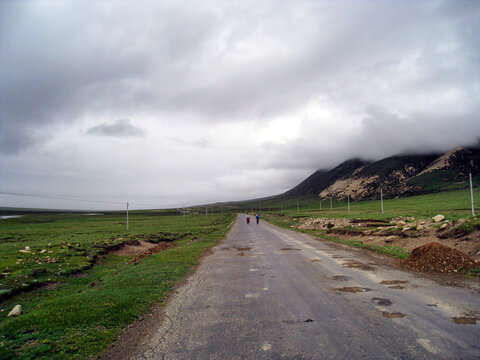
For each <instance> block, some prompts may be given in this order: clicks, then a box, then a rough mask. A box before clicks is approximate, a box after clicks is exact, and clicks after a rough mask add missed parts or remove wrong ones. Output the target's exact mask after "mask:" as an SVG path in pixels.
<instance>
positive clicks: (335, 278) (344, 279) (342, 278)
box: [332, 275, 350, 281]
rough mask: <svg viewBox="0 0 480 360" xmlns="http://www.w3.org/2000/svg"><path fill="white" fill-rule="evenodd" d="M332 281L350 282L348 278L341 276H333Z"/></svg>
mask: <svg viewBox="0 0 480 360" xmlns="http://www.w3.org/2000/svg"><path fill="white" fill-rule="evenodd" d="M332 280H336V281H348V280H350V278H349V277H348V276H343V275H334V276H332Z"/></svg>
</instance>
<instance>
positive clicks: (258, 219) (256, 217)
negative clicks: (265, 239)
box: [255, 214, 260, 224]
mask: <svg viewBox="0 0 480 360" xmlns="http://www.w3.org/2000/svg"><path fill="white" fill-rule="evenodd" d="M255 219H257V224H258V222H259V221H260V215H258V214H257V215H255Z"/></svg>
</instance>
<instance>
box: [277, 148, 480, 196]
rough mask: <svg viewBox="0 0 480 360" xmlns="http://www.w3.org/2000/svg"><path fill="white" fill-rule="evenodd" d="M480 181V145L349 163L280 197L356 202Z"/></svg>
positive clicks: (322, 172)
mask: <svg viewBox="0 0 480 360" xmlns="http://www.w3.org/2000/svg"><path fill="white" fill-rule="evenodd" d="M469 173H471V174H472V176H473V177H475V178H476V180H478V179H477V178H479V179H480V146H478V145H477V146H473V147H466V148H463V147H459V148H456V149H453V150H450V151H448V152H446V153H444V154H424V155H413V154H411V155H395V156H391V157H388V158H385V159H382V160H379V161H375V162H367V161H364V160H361V159H351V160H347V161H345V162H343V163H341V164H340V165H338V166H337V167H335V168H333V169H331V170H317V171H316V172H314V173H313V174H312V175H310V176H309V177H308V178H307V179H305V180H304V181H302V182H301V183H300V184H298V185H297V186H295V187H294V188H292V189H291V190H289V191H287V192H285V193H284V194H281V195H279V196H278V197H277V198H293V197H298V196H320V197H322V198H327V197H331V196H332V197H335V198H343V197H347V196H350V197H351V198H352V199H355V200H363V199H373V198H377V197H378V194H379V192H380V189H382V191H383V193H384V195H385V196H389V197H394V196H405V195H413V194H421V193H428V192H435V191H443V190H451V189H457V188H465V187H467V186H468V179H467V177H468V174H469Z"/></svg>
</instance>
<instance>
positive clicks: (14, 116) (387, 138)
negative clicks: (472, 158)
mask: <svg viewBox="0 0 480 360" xmlns="http://www.w3.org/2000/svg"><path fill="white" fill-rule="evenodd" d="M478 19H480V2H479V1H473V0H472V1H457V0H455V1H454V0H451V1H365V2H361V1H302V0H294V1H293V0H292V1H281V0H280V1H279V0H275V1H263V0H261V1H259V0H254V1H245V0H239V1H151V2H149V1H118V0H115V1H5V0H1V1H0V101H1V102H0V109H1V110H0V171H1V174H0V176H1V178H0V191H1V192H8V193H18V194H33V195H42V196H47V197H60V198H81V199H94V200H97V201H106V202H114V203H115V202H118V203H124V202H126V201H130V202H131V203H132V205H133V206H132V207H133V208H146V207H151V206H147V204H148V205H149V204H152V205H157V206H161V207H172V206H182V205H183V204H186V205H192V204H200V203H207V202H216V201H226V200H240V199H248V198H255V197H262V196H268V195H274V194H278V193H281V192H284V191H286V190H288V189H289V188H291V187H293V186H295V185H296V184H297V183H299V182H300V181H302V180H303V179H304V178H306V177H307V176H308V175H310V174H311V173H312V172H314V171H315V170H317V169H319V168H331V167H333V166H335V165H337V164H338V163H339V162H341V161H344V160H346V159H348V158H351V157H357V156H360V157H363V158H368V159H379V158H383V157H386V156H389V155H392V154H395V153H398V152H402V151H405V150H407V149H408V150H415V151H432V150H433V151H443V150H447V149H450V148H452V147H455V146H457V145H462V144H470V143H473V142H476V141H477V139H478V138H480V21H479V20H478ZM0 206H31V207H55V208H85V209H114V208H120V207H122V205H120V204H118V205H116V204H103V203H87V202H78V201H65V200H48V199H41V198H30V197H19V196H7V195H0Z"/></svg>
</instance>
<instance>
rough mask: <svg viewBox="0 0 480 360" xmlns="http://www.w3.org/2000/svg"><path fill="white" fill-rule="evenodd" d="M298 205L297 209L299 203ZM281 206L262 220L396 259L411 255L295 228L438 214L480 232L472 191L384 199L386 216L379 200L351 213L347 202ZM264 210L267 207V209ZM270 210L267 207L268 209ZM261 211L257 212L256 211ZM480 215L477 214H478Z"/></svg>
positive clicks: (353, 205)
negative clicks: (319, 220) (314, 221)
mask: <svg viewBox="0 0 480 360" xmlns="http://www.w3.org/2000/svg"><path fill="white" fill-rule="evenodd" d="M297 202H298V204H299V206H298V208H297V206H296V204H297ZM474 203H476V204H477V205H480V189H479V188H476V189H474ZM277 205H278V204H275V210H274V211H271V212H267V213H264V214H263V218H264V219H266V220H267V221H270V222H271V223H273V224H275V225H277V226H280V227H284V228H287V229H291V228H292V226H293V227H295V230H297V231H302V232H305V233H308V234H311V235H314V236H319V237H322V238H325V239H329V240H332V241H334V242H337V243H342V244H346V245H350V246H355V247H361V248H366V249H369V250H373V251H376V252H380V253H383V254H388V255H391V256H394V257H396V258H401V259H402V258H406V257H408V255H409V252H408V251H406V250H405V249H403V248H401V247H398V246H390V245H384V246H381V245H368V244H363V243H362V242H361V241H357V240H345V239H339V238H338V237H335V236H332V235H328V234H327V233H326V231H322V230H300V229H296V227H297V226H298V225H300V224H301V223H302V221H303V220H304V219H305V218H315V217H324V218H347V219H376V220H387V221H389V220H391V219H394V218H400V217H415V218H417V219H427V218H431V217H433V216H435V215H438V214H442V215H445V216H446V218H447V219H449V220H458V219H462V218H463V219H468V220H467V222H466V223H465V224H463V225H462V227H464V228H465V229H466V230H467V231H474V230H478V229H480V218H479V217H478V216H476V217H475V218H472V212H471V202H470V192H469V190H465V189H463V190H455V191H448V192H439V193H434V194H428V195H418V196H411V197H404V198H398V199H388V200H384V204H383V205H384V213H383V214H382V212H381V203H380V201H379V200H368V201H360V202H353V201H352V202H350V211H348V203H347V202H346V201H344V200H343V201H338V200H334V201H332V209H330V200H329V199H328V200H326V201H322V210H320V201H319V200H312V199H294V200H290V201H289V202H285V203H283V205H281V206H283V207H284V209H283V211H281V210H280V211H279V210H277V209H278V207H277ZM270 206H271V207H272V205H270ZM264 208H265V207H264ZM267 209H268V207H267ZM256 211H259V209H254V211H253V212H256ZM477 213H478V211H477Z"/></svg>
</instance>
